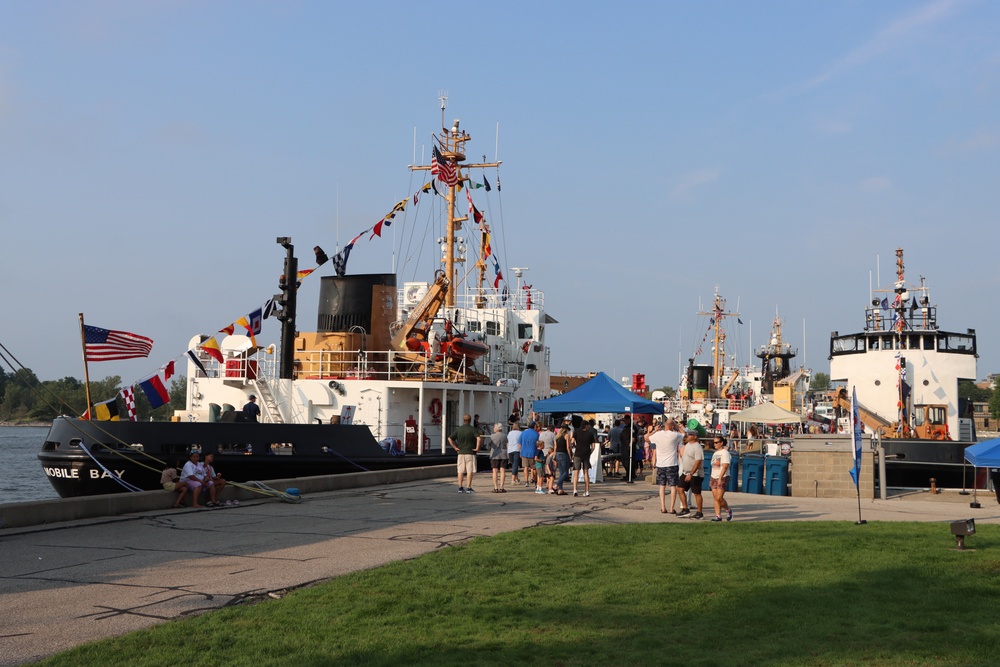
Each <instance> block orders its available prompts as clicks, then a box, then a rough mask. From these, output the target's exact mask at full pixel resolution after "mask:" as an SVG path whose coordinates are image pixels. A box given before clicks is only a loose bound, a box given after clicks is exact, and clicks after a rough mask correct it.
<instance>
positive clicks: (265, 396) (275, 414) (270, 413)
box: [254, 376, 285, 424]
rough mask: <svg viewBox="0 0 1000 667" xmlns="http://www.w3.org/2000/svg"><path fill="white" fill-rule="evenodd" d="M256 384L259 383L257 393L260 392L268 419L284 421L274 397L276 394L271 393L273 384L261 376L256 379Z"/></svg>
mask: <svg viewBox="0 0 1000 667" xmlns="http://www.w3.org/2000/svg"><path fill="white" fill-rule="evenodd" d="M254 384H255V385H257V393H259V394H260V398H261V402H262V403H263V404H264V411H265V414H266V415H267V421H269V422H271V423H272V424H281V423H283V422H284V421H285V420H284V419H283V418H282V416H281V410H280V409H279V408H278V402H277V401H276V400H275V399H274V394H273V393H271V386H270V385H269V384H267V382H266V381H265V380H264V378H263V377H260V376H258V377H257V379H255V380H254Z"/></svg>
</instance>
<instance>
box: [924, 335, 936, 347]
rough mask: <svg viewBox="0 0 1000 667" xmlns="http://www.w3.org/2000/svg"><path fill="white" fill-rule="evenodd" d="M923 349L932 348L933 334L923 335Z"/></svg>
mask: <svg viewBox="0 0 1000 667" xmlns="http://www.w3.org/2000/svg"><path fill="white" fill-rule="evenodd" d="M924 349H925V350H933V349H934V336H924Z"/></svg>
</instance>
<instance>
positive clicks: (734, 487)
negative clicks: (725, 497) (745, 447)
mask: <svg viewBox="0 0 1000 667" xmlns="http://www.w3.org/2000/svg"><path fill="white" fill-rule="evenodd" d="M729 455H730V456H732V457H733V460H732V462H731V463H730V464H729V486H727V487H726V491H728V492H730V493H736V492H737V491H739V490H740V455H739V454H737V453H736V452H729Z"/></svg>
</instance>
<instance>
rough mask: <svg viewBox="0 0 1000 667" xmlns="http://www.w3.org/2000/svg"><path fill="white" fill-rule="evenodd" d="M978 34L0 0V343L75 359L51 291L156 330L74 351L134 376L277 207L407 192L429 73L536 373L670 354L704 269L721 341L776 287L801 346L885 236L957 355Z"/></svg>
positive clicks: (993, 364) (970, 30) (980, 6)
mask: <svg viewBox="0 0 1000 667" xmlns="http://www.w3.org/2000/svg"><path fill="white" fill-rule="evenodd" d="M998 35H1000V4H998V3H995V2H988V1H985V0H980V1H976V0H970V1H960V0H959V1H951V0H943V1H934V2H898V1H892V0H886V1H883V2H867V1H860V0H859V1H839V2H838V1H831V2H822V3H815V2H767V1H765V2H724V1H720V2H711V3H694V2H658V3H657V2H615V3H588V4H586V5H576V4H570V3H556V2H530V3H528V2H504V3H496V2H493V3H485V2H467V3H459V4H455V3H438V2H421V3H416V2H396V3H387V2H356V3H347V2H295V1H287V2H249V1H245V0H241V1H239V2H235V1H234V2H183V1H161V2H116V1H107V0H104V1H99V2H98V1H88V0H80V1H76V2H5V3H2V4H0V248H2V260H0V281H2V284H3V286H4V297H5V298H4V308H3V309H2V315H0V342H3V343H4V344H5V345H6V346H7V347H8V348H10V349H11V351H12V352H14V353H15V354H16V355H18V356H19V358H20V359H21V361H22V362H23V363H24V364H25V365H27V366H28V367H30V368H32V369H33V370H34V371H35V372H36V374H37V375H38V376H39V377H40V378H42V379H55V378H59V377H63V376H67V375H71V376H75V377H82V375H83V370H82V364H81V361H80V351H79V330H78V326H77V313H78V312H81V311H82V312H84V313H85V314H86V317H87V320H88V322H89V323H91V324H95V325H98V326H103V327H107V328H114V329H126V330H130V331H134V332H137V333H142V334H145V335H149V336H151V337H152V338H154V340H155V341H156V343H155V347H154V351H153V355H152V357H151V358H150V359H149V360H138V361H129V362H121V363H103V364H94V365H92V366H91V374H92V375H93V376H95V377H98V378H102V377H105V376H106V375H109V374H119V375H121V376H122V377H123V380H125V381H126V382H130V381H133V380H139V379H143V378H144V377H145V376H147V375H148V374H149V373H151V372H153V371H154V370H155V369H156V367H157V366H159V365H160V364H162V363H164V362H165V361H167V360H169V359H170V358H172V357H174V356H176V355H178V354H182V353H183V352H184V350H185V348H186V344H187V341H188V339H189V338H190V336H192V335H194V334H196V333H199V332H204V333H211V332H213V331H214V330H215V329H218V328H219V327H220V326H222V325H224V324H227V323H228V322H230V321H232V320H233V319H235V318H236V317H239V316H240V315H242V314H244V313H246V312H248V311H249V310H250V309H252V308H254V307H255V306H257V305H259V303H260V302H261V301H262V300H263V299H265V298H267V296H268V295H270V294H272V293H274V292H275V287H276V280H277V275H278V273H279V272H280V267H281V259H282V257H283V254H282V249H281V248H280V247H279V246H277V245H275V237H276V236H291V237H292V238H293V240H294V242H295V244H296V246H297V248H298V249H299V250H300V251H301V252H300V256H302V257H308V256H309V254H310V253H309V249H310V248H312V246H314V245H317V244H318V245H321V246H323V247H324V248H325V249H327V251H328V252H329V253H330V254H331V255H332V254H333V250H335V248H336V247H337V245H338V242H339V243H340V244H341V245H343V244H344V243H345V242H346V241H347V240H348V239H349V238H350V237H351V236H353V235H354V234H355V233H357V232H358V231H360V230H362V229H364V228H366V227H368V226H370V225H372V224H374V223H375V222H376V221H377V220H378V219H379V218H380V217H381V216H383V215H384V214H385V213H386V212H387V211H388V210H389V209H390V208H391V207H392V204H393V203H394V202H396V201H397V200H399V199H400V198H402V197H405V196H407V195H408V194H409V193H410V192H411V191H412V189H413V187H414V183H415V182H416V181H412V180H411V176H410V174H409V173H408V170H407V169H406V166H407V165H408V164H410V163H411V162H412V161H413V153H414V132H416V135H417V144H418V146H417V150H418V151H419V150H421V147H426V146H427V145H428V138H429V136H430V134H431V133H432V132H433V131H434V130H435V129H436V127H437V125H438V123H439V119H440V111H439V108H438V100H437V96H438V92H439V91H441V90H446V91H447V92H448V95H449V102H448V105H449V108H448V110H447V112H446V113H447V118H448V120H449V121H450V120H451V119H452V118H461V119H462V127H463V128H465V129H467V130H468V131H469V132H470V133H471V134H472V135H473V137H474V141H473V143H472V144H471V145H470V147H471V151H470V152H471V153H472V155H473V156H474V157H475V158H476V159H479V158H480V157H481V155H482V154H486V155H487V156H488V157H489V158H491V159H492V158H493V157H494V155H495V146H496V143H497V128H498V124H499V157H500V159H502V160H503V161H504V164H503V167H502V168H501V172H500V173H501V175H502V177H503V193H502V200H501V199H499V198H496V199H494V200H492V201H493V205H494V206H498V205H499V203H500V202H501V201H502V207H503V208H502V215H500V212H499V211H498V209H497V208H493V209H492V210H491V220H492V222H493V224H494V226H495V227H498V226H499V225H500V223H501V222H502V223H503V233H504V236H503V246H502V250H503V253H504V255H503V260H504V268H505V273H507V274H508V276H509V275H510V274H511V272H510V271H509V270H508V269H509V267H511V266H525V267H530V271H529V272H528V280H529V282H531V283H532V284H533V285H534V286H535V287H536V288H541V289H543V290H545V292H546V299H547V308H548V310H549V311H550V313H551V314H552V315H553V316H554V317H555V318H556V319H558V320H559V321H560V324H559V325H557V326H552V327H550V329H549V332H548V334H549V343H550V345H551V346H552V348H553V353H552V368H553V372H559V371H567V372H574V373H575V372H585V371H598V370H603V371H606V372H608V373H609V374H612V375H613V376H615V377H621V376H624V375H627V374H630V373H634V372H644V373H646V374H647V377H648V382H649V384H650V385H652V386H661V385H664V384H668V385H675V384H676V381H677V376H678V357H679V356H680V357H683V358H685V359H686V358H687V357H688V356H690V355H691V354H692V353H693V352H694V350H695V349H696V348H697V345H698V341H699V340H700V338H701V335H702V333H703V331H702V329H701V328H700V326H701V324H700V323H699V320H698V318H696V316H695V315H694V313H695V311H697V310H698V308H699V305H700V304H707V303H708V301H709V299H710V298H711V295H712V293H713V291H714V290H715V288H716V287H717V286H718V288H719V289H720V291H721V292H722V293H724V294H725V295H726V296H727V297H728V299H729V306H730V308H735V307H736V304H737V301H738V302H739V308H740V311H741V312H742V319H743V321H744V323H745V325H744V327H743V328H742V329H741V331H740V332H739V334H738V335H737V336H736V338H735V339H734V343H735V344H734V346H733V347H737V346H738V349H737V350H735V351H737V352H739V354H740V356H741V358H742V360H744V361H745V360H746V359H747V357H748V356H749V355H748V352H747V351H748V350H749V348H750V347H751V346H759V345H760V344H761V343H763V342H765V339H766V333H767V329H768V326H769V324H770V320H771V319H772V318H773V316H774V313H775V309H776V308H777V310H778V312H779V313H780V315H781V316H782V317H783V318H784V319H785V320H786V338H787V339H788V340H789V341H790V342H791V343H793V344H794V345H796V346H797V347H799V350H800V359H801V355H802V352H803V351H804V352H805V360H804V361H805V363H806V365H808V366H810V367H812V368H814V369H815V370H818V371H828V370H829V365H828V362H827V359H826V356H827V352H828V341H829V334H830V331H832V330H839V331H841V332H848V331H854V330H860V328H861V327H862V325H863V308H864V305H865V303H866V302H867V300H868V298H869V296H868V289H869V276H870V275H873V274H874V273H875V270H876V258H877V257H879V258H881V278H882V282H883V283H888V282H890V280H891V275H892V262H893V252H894V250H895V248H896V247H898V246H902V247H903V248H905V250H906V259H907V265H908V269H909V270H908V272H907V278H908V279H911V280H913V281H917V280H918V277H919V276H920V275H924V276H927V278H928V282H929V284H930V286H931V298H932V301H934V302H936V303H937V304H938V305H939V306H940V320H941V324H942V326H943V327H944V328H946V329H950V330H957V331H964V330H965V329H966V328H975V329H977V331H978V332H979V343H980V348H981V359H980V362H979V376H980V377H985V376H986V375H987V374H988V373H990V372H997V371H1000V351H998V345H997V337H998V333H1000V327H998V325H1000V309H998V308H997V295H998V294H1000V285H998V282H1000V277H998V270H997V266H996V265H997V261H996V256H997V252H996V247H997V245H998V243H1000V233H998V232H997V218H998V213H1000V197H998V189H997V188H998V186H997V175H998V174H1000V114H998V109H1000V39H998V38H997V36H998ZM418 157H419V154H418ZM494 195H495V193H494ZM388 248H389V244H388V243H383V244H381V245H379V244H378V243H375V242H372V243H370V244H367V245H364V244H359V246H358V247H357V248H356V249H355V251H354V254H353V255H352V257H351V264H350V265H349V271H350V272H352V273H355V272H365V271H384V270H387V269H388V268H389V267H390V263H391V258H390V254H389V253H388ZM304 263H308V262H307V261H304ZM873 279H874V276H873ZM316 282H318V281H314V282H312V283H310V284H308V285H306V286H304V288H303V294H302V296H301V301H302V302H303V303H305V304H307V306H306V307H305V312H304V314H303V318H302V321H301V322H300V328H302V329H304V330H309V329H311V328H312V324H313V322H314V319H313V318H314V317H315V315H314V313H315V310H314V306H313V304H314V302H315V299H316V291H315V290H316ZM751 327H752V334H751ZM803 331H804V332H805V339H803ZM265 333H266V334H267V335H268V337H273V338H276V337H277V331H276V328H275V327H274V324H273V323H270V328H269V329H266V330H265ZM731 350H732V348H731Z"/></svg>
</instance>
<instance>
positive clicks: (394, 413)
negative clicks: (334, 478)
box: [39, 122, 555, 496]
mask: <svg viewBox="0 0 1000 667" xmlns="http://www.w3.org/2000/svg"><path fill="white" fill-rule="evenodd" d="M470 138H471V137H470V136H469V135H468V134H467V133H465V132H464V131H462V132H460V131H459V130H458V123H457V122H456V123H455V125H454V126H453V127H452V129H450V130H447V129H445V130H442V132H441V134H440V136H438V137H437V138H436V141H437V146H435V149H436V150H435V162H434V163H433V164H432V165H429V166H417V167H411V169H413V170H414V171H430V172H431V173H433V174H435V175H436V177H437V178H436V179H433V180H431V181H430V182H429V183H427V184H425V185H424V186H423V187H421V188H420V189H419V190H418V191H417V192H415V193H414V194H413V196H412V197H408V198H407V199H404V200H402V201H400V202H398V203H397V204H396V205H395V206H394V207H393V208H392V212H391V213H390V214H389V215H387V216H385V218H383V219H382V220H380V221H379V223H378V224H377V225H376V226H375V227H374V228H373V229H376V228H377V231H380V230H381V229H382V228H383V227H384V226H388V223H389V222H391V221H392V219H393V218H394V217H395V218H396V220H395V222H396V225H397V227H398V226H400V225H401V224H404V223H405V222H406V221H402V220H400V219H399V217H397V216H399V214H400V212H402V211H404V210H409V209H416V211H415V213H419V210H420V207H419V206H418V199H419V201H433V198H435V197H441V198H442V199H443V200H444V204H445V205H444V206H438V207H434V206H431V207H430V208H431V211H430V214H431V215H441V214H442V211H445V213H444V219H443V220H441V221H439V222H440V223H443V224H444V226H445V229H446V234H445V236H444V237H442V238H440V239H439V245H440V251H441V255H442V264H443V265H444V267H445V269H444V270H443V271H437V272H436V275H435V278H434V280H433V281H430V282H406V283H404V284H403V285H397V282H396V274H395V273H388V274H362V275H347V274H346V260H347V254H346V253H344V252H342V253H340V254H338V256H337V257H335V258H334V262H332V264H333V265H334V268H336V274H337V275H330V276H324V277H322V278H321V279H320V286H319V297H318V304H319V305H318V315H317V330H316V331H314V332H299V331H297V330H296V324H295V321H296V319H295V318H296V312H295V311H296V305H297V304H296V294H297V290H298V284H300V283H301V282H302V281H303V280H306V279H308V276H309V275H310V274H312V273H313V271H315V270H316V269H313V270H311V271H310V270H307V271H300V270H299V268H298V259H297V258H296V257H295V255H294V247H293V246H292V243H291V239H290V238H287V237H279V238H278V243H279V244H281V245H282V246H283V247H284V248H285V249H286V251H287V252H286V257H285V262H284V267H283V268H284V271H283V274H282V279H281V281H280V282H279V288H280V289H281V290H282V294H281V296H280V298H279V299H277V300H276V304H277V306H278V308H277V314H276V315H275V317H276V319H278V320H280V321H281V323H282V326H281V337H280V345H278V346H275V345H266V346H265V345H263V344H260V343H258V341H257V338H258V336H260V337H263V334H262V333H259V331H251V330H250V329H249V327H248V331H247V333H248V335H246V336H244V335H236V334H235V333H233V327H232V326H230V327H228V330H229V332H230V333H229V335H226V336H225V337H223V338H222V339H221V340H220V341H216V340H215V336H207V335H204V334H198V335H196V336H194V337H193V338H192V339H191V343H190V345H189V349H190V350H191V358H190V359H189V360H188V363H187V385H186V389H187V396H186V405H185V406H184V408H183V409H178V410H175V412H174V421H173V422H170V423H164V422H157V423H153V422H145V423H128V422H120V423H119V422H84V421H82V420H76V419H68V418H60V419H59V420H57V421H56V422H55V423H54V424H53V427H52V430H51V431H50V434H49V436H48V437H47V440H46V443H45V445H44V447H43V451H42V452H40V453H39V459H40V461H41V463H42V465H43V468H44V469H45V471H46V474H47V475H48V476H49V479H50V480H51V481H52V483H53V486H54V487H55V488H56V490H57V492H58V493H59V494H60V495H63V496H73V495H84V494H91V493H107V492H114V491H121V490H125V486H126V485H123V484H119V483H118V482H116V481H115V479H114V478H115V477H117V474H116V471H121V470H124V471H125V473H124V474H125V475H126V477H129V476H134V477H136V478H137V479H134V480H126V481H128V482H129V483H130V484H133V485H135V486H137V487H139V488H143V489H153V488H159V475H160V471H162V468H163V467H164V466H170V465H177V464H178V463H179V462H182V461H183V459H184V458H186V453H187V452H188V451H189V450H190V449H191V448H192V447H196V448H198V449H200V451H202V452H203V453H215V454H217V457H216V466H217V468H218V469H219V471H220V472H221V473H222V474H223V475H224V476H226V477H227V478H229V479H232V480H234V481H246V480H251V479H254V480H262V479H276V478H281V477H290V476H300V475H308V474H311V475H323V474H332V473H339V472H353V471H357V470H359V469H362V468H367V469H385V468H392V467H409V466H415V465H433V464H436V463H441V462H445V461H453V460H454V452H453V450H452V448H451V447H450V446H449V444H448V442H447V437H448V435H449V434H450V433H451V432H452V431H453V430H454V429H455V428H456V427H457V426H459V425H460V424H461V423H462V415H463V414H470V415H476V417H477V418H478V420H477V425H478V426H479V427H480V428H481V432H482V433H483V435H484V436H487V435H488V433H489V431H490V430H491V429H490V427H492V425H493V424H494V423H497V422H500V423H506V422H507V420H508V417H509V415H511V414H512V413H515V412H516V413H518V414H521V415H523V414H528V413H529V412H530V410H531V405H532V403H533V402H534V401H535V400H537V399H541V398H547V397H548V395H549V392H550V390H549V371H548V368H549V354H550V353H549V348H548V347H547V345H546V344H545V328H546V326H547V325H548V324H552V323H555V320H554V319H552V318H551V317H550V316H548V315H547V314H546V312H545V298H544V294H543V293H542V292H541V291H540V290H537V289H534V288H532V286H530V285H522V284H521V282H520V278H521V274H522V272H523V270H524V269H517V270H515V274H516V275H517V278H518V281H517V284H516V285H511V286H510V287H509V288H508V286H507V283H506V281H505V280H504V278H503V276H502V273H501V270H500V262H499V260H498V259H497V256H496V254H495V253H494V252H493V250H492V247H491V243H490V237H491V233H492V230H491V228H490V226H489V224H488V221H487V220H486V217H485V215H483V214H482V213H481V212H480V211H481V210H486V207H484V206H482V205H480V206H479V207H476V206H475V205H474V203H473V199H472V193H473V192H474V193H476V194H477V196H485V193H488V192H490V191H491V190H490V189H489V188H484V187H480V186H482V185H483V184H485V183H487V179H486V176H485V174H484V175H483V176H482V177H479V176H478V175H477V174H475V173H474V171H475V170H480V169H481V170H484V171H485V169H486V168H496V167H498V166H499V163H483V164H465V155H464V147H465V143H466V142H467V141H469V139H470ZM438 147H440V150H437V149H438ZM442 178H444V179H446V182H445V181H443V180H442ZM484 191H485V193H484ZM492 191H493V192H494V195H492V196H499V194H498V192H497V191H498V188H494V189H493V190H492ZM459 193H464V196H463V199H465V200H467V201H468V207H469V213H470V215H469V216H468V217H461V216H460V213H459V211H458V210H457V208H456V204H457V202H458V197H459ZM417 195H419V197H418V196H417ZM496 208H498V209H500V208H502V207H500V206H497V207H496ZM400 217H401V216H400ZM414 217H416V215H415V216H414ZM463 222H465V223H466V225H465V226H464V227H463V224H462V223H463ZM430 223H431V224H436V223H435V222H434V221H433V220H432V221H430ZM407 224H409V223H407ZM373 229H369V230H366V231H364V232H362V234H359V235H358V237H357V238H356V239H355V241H357V240H358V239H359V238H361V237H362V236H367V235H368V234H369V233H370V232H371V233H373V236H372V237H371V238H375V236H374V232H373ZM463 234H464V235H465V236H467V237H468V238H466V237H465V236H463ZM352 244H353V242H352ZM469 249H478V255H479V256H478V260H477V261H476V262H475V264H474V266H473V267H472V270H471V271H470V273H469V274H468V275H463V276H456V275H455V270H456V265H458V266H461V265H463V263H464V262H465V261H466V256H465V255H466V254H467V253H471V252H472V251H471V250H469ZM316 251H317V252H316V258H317V267H316V268H317V269H318V268H319V266H322V265H323V264H324V263H325V261H326V255H325V253H323V252H322V251H321V250H320V249H319V248H316ZM355 253H357V250H355ZM338 258H339V259H340V261H339V262H338ZM469 259H472V258H471V257H470V258H469ZM470 264H471V262H470ZM488 266H492V267H494V274H495V275H494V276H493V277H492V280H486V279H485V278H486V271H485V269H486V268H487V267H488ZM398 268H399V272H402V270H403V267H402V266H401V267H398ZM317 275H318V273H317ZM285 276H288V277H289V278H288V279H286V278H285ZM291 276H296V277H298V280H292V279H291V278H290V277H291ZM458 284H464V285H465V290H464V292H463V293H461V294H456V289H455V286H456V285H458ZM265 312H266V310H265ZM264 318H265V319H266V318H267V315H266V314H265V315H264ZM245 319H246V321H247V322H248V323H249V325H250V326H256V327H257V328H258V329H259V328H260V319H261V318H260V313H258V318H257V320H256V322H257V324H256V325H255V324H254V322H255V320H254V318H253V317H252V316H251V317H247V318H245ZM244 326H247V325H244ZM185 356H186V355H185ZM250 395H255V396H257V397H258V399H259V403H260V408H261V410H260V412H261V414H260V419H261V423H260V424H255V423H242V422H241V421H237V420H239V419H241V418H242V413H241V412H240V411H239V410H238V409H237V408H238V407H239V406H242V405H243V404H244V403H246V402H247V400H248V399H249V397H250ZM340 421H343V422H344V423H343V424H339V423H337V422H340ZM348 424H353V426H349V425H348ZM139 461H143V462H144V463H145V464H146V466H148V467H142V466H140V465H139ZM154 473H155V474H154Z"/></svg>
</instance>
